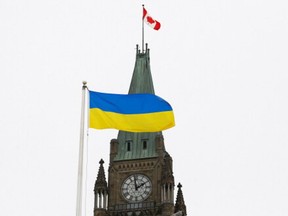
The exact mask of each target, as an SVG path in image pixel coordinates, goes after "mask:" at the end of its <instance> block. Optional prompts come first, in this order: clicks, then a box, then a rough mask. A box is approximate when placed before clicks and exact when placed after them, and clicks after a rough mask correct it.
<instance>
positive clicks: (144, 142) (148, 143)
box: [113, 44, 162, 161]
mask: <svg viewBox="0 0 288 216" xmlns="http://www.w3.org/2000/svg"><path fill="white" fill-rule="evenodd" d="M136 93H150V94H154V86H153V80H152V75H151V69H150V51H149V49H148V45H147V44H146V46H145V50H144V51H142V52H141V51H140V50H139V46H138V45H136V61H135V66H134V70H133V75H132V79H131V83H130V87H129V94H136ZM159 135H162V133H161V131H159V132H153V133H132V132H126V131H119V133H118V137H117V140H118V144H117V149H118V150H117V153H115V157H114V158H113V160H115V161H119V160H131V159H140V158H152V157H157V156H158V152H157V150H156V149H157V148H156V145H157V143H156V137H157V136H159ZM143 150H144V151H143Z"/></svg>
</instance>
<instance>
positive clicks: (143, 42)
mask: <svg viewBox="0 0 288 216" xmlns="http://www.w3.org/2000/svg"><path fill="white" fill-rule="evenodd" d="M142 7H143V9H142V11H144V4H143V5H142ZM142 53H144V13H143V12H142Z"/></svg>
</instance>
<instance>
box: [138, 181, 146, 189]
mask: <svg viewBox="0 0 288 216" xmlns="http://www.w3.org/2000/svg"><path fill="white" fill-rule="evenodd" d="M145 184H146V182H143V183H141V184H140V185H138V186H137V187H136V188H137V189H138V188H140V187H142V186H143V185H145ZM137 189H136V190H137Z"/></svg>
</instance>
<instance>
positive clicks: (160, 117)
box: [89, 91, 175, 132]
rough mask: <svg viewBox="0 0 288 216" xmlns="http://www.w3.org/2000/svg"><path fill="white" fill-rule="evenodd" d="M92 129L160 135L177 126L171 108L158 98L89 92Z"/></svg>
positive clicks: (147, 95) (144, 95)
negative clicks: (112, 129) (159, 133)
mask: <svg viewBox="0 0 288 216" xmlns="http://www.w3.org/2000/svg"><path fill="white" fill-rule="evenodd" d="M89 103H90V106H89V108H90V109H89V110H90V113H89V115H90V123H89V124H90V126H89V127H90V128H95V129H105V128H114V129H117V130H122V131H130V132H158V131H162V130H165V129H168V128H171V127H173V126H174V125H175V121H174V114H173V110H172V107H171V106H170V104H169V103H168V102H167V101H165V100H163V99H162V98H160V97H158V96H156V95H154V94H127V95H124V94H108V93H100V92H93V91H89Z"/></svg>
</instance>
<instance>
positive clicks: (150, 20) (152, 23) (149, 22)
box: [143, 7, 161, 30]
mask: <svg viewBox="0 0 288 216" xmlns="http://www.w3.org/2000/svg"><path fill="white" fill-rule="evenodd" d="M143 20H144V21H145V23H147V25H149V26H150V27H151V28H153V29H155V30H159V29H160V27H161V24H160V23H159V22H158V21H157V20H154V19H153V18H152V17H151V16H150V15H149V14H148V13H147V10H146V9H145V8H144V7H143Z"/></svg>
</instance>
